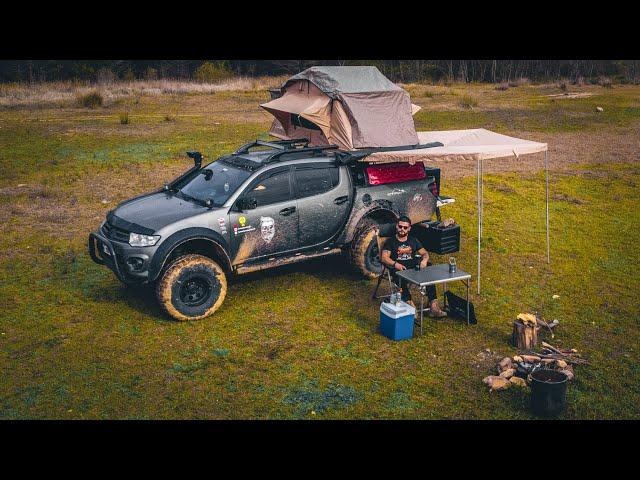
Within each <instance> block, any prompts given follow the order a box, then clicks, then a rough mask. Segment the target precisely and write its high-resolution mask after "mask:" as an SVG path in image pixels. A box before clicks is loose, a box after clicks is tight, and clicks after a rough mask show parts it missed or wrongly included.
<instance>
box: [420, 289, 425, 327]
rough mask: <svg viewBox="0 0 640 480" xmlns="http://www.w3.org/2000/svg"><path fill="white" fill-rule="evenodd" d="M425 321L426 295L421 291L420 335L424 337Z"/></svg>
mask: <svg viewBox="0 0 640 480" xmlns="http://www.w3.org/2000/svg"><path fill="white" fill-rule="evenodd" d="M423 320H424V293H423V291H422V289H420V335H422V321H423Z"/></svg>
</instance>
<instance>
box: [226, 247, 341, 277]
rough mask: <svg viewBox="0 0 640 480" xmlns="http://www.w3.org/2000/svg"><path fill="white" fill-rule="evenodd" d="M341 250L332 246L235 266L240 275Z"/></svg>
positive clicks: (333, 253)
mask: <svg viewBox="0 0 640 480" xmlns="http://www.w3.org/2000/svg"><path fill="white" fill-rule="evenodd" d="M341 252H342V250H341V249H339V248H332V249H331V250H323V251H321V252H314V253H308V254H305V253H299V254H297V255H294V256H293V257H284V258H272V259H269V260H266V261H264V262H260V263H259V264H252V265H246V266H245V265H240V266H239V267H238V268H236V273H237V274H238V275H242V274H244V273H249V272H257V271H259V270H264V269H266V268H273V267H279V266H281V265H288V264H290V263H297V262H302V261H304V260H309V259H311V258H317V257H324V256H326V255H335V254H337V253H341Z"/></svg>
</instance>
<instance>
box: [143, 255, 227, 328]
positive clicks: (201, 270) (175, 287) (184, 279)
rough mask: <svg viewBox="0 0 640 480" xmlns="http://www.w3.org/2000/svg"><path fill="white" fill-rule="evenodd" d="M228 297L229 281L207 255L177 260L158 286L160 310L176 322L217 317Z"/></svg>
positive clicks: (157, 294)
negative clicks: (214, 314) (213, 315)
mask: <svg viewBox="0 0 640 480" xmlns="http://www.w3.org/2000/svg"><path fill="white" fill-rule="evenodd" d="M226 295H227V277H226V275H225V274H224V271H223V270H222V268H221V267H220V265H218V264H217V263H216V262H214V261H213V260H211V259H210V258H208V257H205V256H203V255H195V254H190V255H184V256H181V257H178V258H177V259H176V260H174V261H173V262H172V263H171V265H169V267H168V268H167V270H166V271H165V272H164V274H163V275H162V277H161V278H160V280H159V281H158V284H157V286H156V297H157V299H158V302H159V303H160V306H161V307H162V308H163V309H164V310H165V311H166V312H167V313H168V314H169V315H170V316H171V317H173V318H175V319H176V320H181V321H184V320H199V319H201V318H204V317H208V316H209V315H211V314H213V313H214V312H215V311H216V310H218V308H220V305H222V302H223V301H224V297H225V296H226Z"/></svg>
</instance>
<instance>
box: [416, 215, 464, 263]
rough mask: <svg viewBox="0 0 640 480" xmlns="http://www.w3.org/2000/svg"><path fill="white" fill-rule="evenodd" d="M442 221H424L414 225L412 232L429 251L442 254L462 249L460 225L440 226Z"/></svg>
mask: <svg viewBox="0 0 640 480" xmlns="http://www.w3.org/2000/svg"><path fill="white" fill-rule="evenodd" d="M439 224H440V222H438V221H431V222H422V223H418V224H416V225H414V226H413V228H412V229H411V234H412V235H414V236H415V237H416V238H417V239H418V240H420V243H421V244H422V246H423V247H424V248H425V249H426V250H427V251H428V252H433V253H437V254H438V255H442V254H445V253H454V252H458V251H460V225H458V224H455V225H451V226H449V227H441V226H438V225H439Z"/></svg>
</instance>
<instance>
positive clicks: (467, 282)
mask: <svg viewBox="0 0 640 480" xmlns="http://www.w3.org/2000/svg"><path fill="white" fill-rule="evenodd" d="M464 283H466V284H467V325H469V280H467V281H466V282H464Z"/></svg>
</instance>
